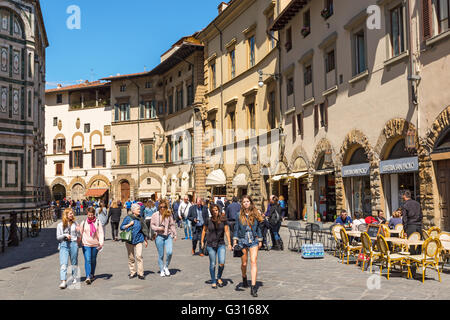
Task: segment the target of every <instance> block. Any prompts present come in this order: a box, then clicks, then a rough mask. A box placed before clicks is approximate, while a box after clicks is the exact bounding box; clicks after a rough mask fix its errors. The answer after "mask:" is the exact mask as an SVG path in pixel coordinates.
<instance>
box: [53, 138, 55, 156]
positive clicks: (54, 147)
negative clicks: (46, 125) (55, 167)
mask: <svg viewBox="0 0 450 320" xmlns="http://www.w3.org/2000/svg"><path fill="white" fill-rule="evenodd" d="M53 154H56V139H53Z"/></svg>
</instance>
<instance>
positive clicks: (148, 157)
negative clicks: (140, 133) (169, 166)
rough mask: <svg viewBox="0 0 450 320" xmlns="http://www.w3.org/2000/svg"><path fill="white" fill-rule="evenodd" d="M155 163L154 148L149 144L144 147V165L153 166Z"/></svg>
mask: <svg viewBox="0 0 450 320" xmlns="http://www.w3.org/2000/svg"><path fill="white" fill-rule="evenodd" d="M152 163H153V146H152V145H151V144H147V145H145V146H144V164H152Z"/></svg>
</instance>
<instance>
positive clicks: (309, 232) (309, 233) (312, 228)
mask: <svg viewBox="0 0 450 320" xmlns="http://www.w3.org/2000/svg"><path fill="white" fill-rule="evenodd" d="M305 230H306V239H305V240H306V241H308V240H309V241H310V243H311V244H312V243H314V234H315V235H316V237H317V235H319V233H320V227H319V225H318V224H316V223H308V224H307V225H306V228H305ZM319 236H320V235H319Z"/></svg>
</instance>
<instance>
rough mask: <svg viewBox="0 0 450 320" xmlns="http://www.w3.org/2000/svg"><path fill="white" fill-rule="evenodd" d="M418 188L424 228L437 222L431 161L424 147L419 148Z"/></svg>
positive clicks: (437, 212)
mask: <svg viewBox="0 0 450 320" xmlns="http://www.w3.org/2000/svg"><path fill="white" fill-rule="evenodd" d="M419 188H420V204H421V207H422V214H423V225H424V227H426V228H428V227H431V226H436V225H438V224H439V221H438V220H437V219H436V215H437V216H439V211H438V210H435V208H434V203H433V200H434V198H433V162H432V161H431V158H430V156H429V155H428V153H427V152H426V150H425V149H424V148H421V150H419Z"/></svg>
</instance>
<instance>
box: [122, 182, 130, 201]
mask: <svg viewBox="0 0 450 320" xmlns="http://www.w3.org/2000/svg"><path fill="white" fill-rule="evenodd" d="M120 199H121V201H122V203H125V202H127V201H128V199H130V183H129V182H128V181H124V182H122V183H121V184H120Z"/></svg>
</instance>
